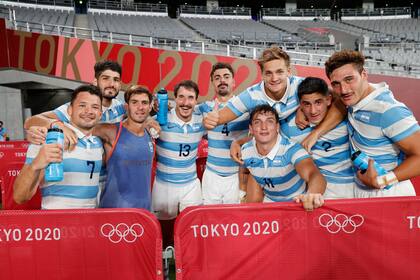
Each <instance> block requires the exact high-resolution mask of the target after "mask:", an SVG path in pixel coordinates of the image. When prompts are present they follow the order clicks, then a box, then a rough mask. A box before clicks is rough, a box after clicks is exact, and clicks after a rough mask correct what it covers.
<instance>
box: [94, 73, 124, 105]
mask: <svg viewBox="0 0 420 280" xmlns="http://www.w3.org/2000/svg"><path fill="white" fill-rule="evenodd" d="M94 85H96V86H97V87H98V88H99V90H100V91H101V94H102V97H103V98H106V99H108V100H111V99H113V98H115V97H116V96H117V95H118V92H119V91H120V89H121V77H120V74H119V73H118V72H115V71H112V70H110V69H108V70H105V71H103V72H102V73H101V74H100V75H99V77H98V79H95V80H94Z"/></svg>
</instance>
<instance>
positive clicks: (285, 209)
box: [175, 197, 420, 280]
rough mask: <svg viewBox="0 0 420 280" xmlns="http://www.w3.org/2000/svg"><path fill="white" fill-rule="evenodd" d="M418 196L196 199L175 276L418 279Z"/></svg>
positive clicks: (179, 241) (179, 235)
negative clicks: (230, 202)
mask: <svg viewBox="0 0 420 280" xmlns="http://www.w3.org/2000/svg"><path fill="white" fill-rule="evenodd" d="M419 233H420V198H418V197H412V198H382V199H354V200H341V201H338V200H336V201H327V202H326V204H325V206H324V207H322V208H320V209H316V210H315V211H313V212H305V211H304V210H303V209H302V208H301V206H299V205H297V204H293V203H271V204H251V205H240V206H217V207H215V206H208V207H203V206H202V207H191V208H188V209H186V210H185V211H184V212H182V213H181V214H180V216H179V217H178V218H177V220H176V224H175V252H176V268H177V279H178V280H181V279H241V280H242V279H418V275H420V266H419V265H418V264H419V263H420V246H419V244H420V234H419Z"/></svg>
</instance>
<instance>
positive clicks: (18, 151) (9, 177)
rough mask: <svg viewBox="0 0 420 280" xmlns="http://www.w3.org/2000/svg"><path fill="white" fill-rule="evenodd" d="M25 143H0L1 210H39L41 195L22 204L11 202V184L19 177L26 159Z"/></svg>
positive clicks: (38, 193) (26, 144)
mask: <svg viewBox="0 0 420 280" xmlns="http://www.w3.org/2000/svg"><path fill="white" fill-rule="evenodd" d="M28 145H29V143H28V142H27V141H10V142H0V189H1V201H2V208H3V209H9V210H25V209H26V210H27V209H39V208H41V193H40V191H39V190H38V191H37V192H36V193H35V196H34V197H33V198H32V199H31V200H29V201H28V202H26V203H24V204H16V203H15V202H14V200H13V183H14V182H15V179H16V176H17V175H19V172H20V170H21V169H22V166H23V165H24V163H25V159H26V150H27V149H28Z"/></svg>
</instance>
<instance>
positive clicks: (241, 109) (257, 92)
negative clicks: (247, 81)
mask: <svg viewBox="0 0 420 280" xmlns="http://www.w3.org/2000/svg"><path fill="white" fill-rule="evenodd" d="M302 81H303V78H300V77H296V76H290V77H289V78H288V79H287V88H286V92H285V93H284V96H283V97H282V99H281V100H279V101H275V100H273V99H271V98H270V97H268V96H267V94H266V93H265V90H264V81H262V82H260V83H258V84H255V85H253V86H251V87H249V88H247V89H246V90H244V91H243V92H241V93H240V94H239V95H238V96H235V97H233V98H232V99H230V100H229V102H228V104H227V107H228V108H229V109H230V110H231V111H232V112H233V113H234V114H235V115H236V116H238V117H239V116H241V115H242V114H244V113H245V112H249V113H251V112H252V111H253V110H254V108H255V107H257V106H258V105H263V104H269V105H270V106H271V107H273V108H275V109H276V111H277V113H278V114H279V118H280V120H282V119H285V118H287V117H288V116H289V115H290V114H292V113H293V112H295V111H296V109H297V108H298V107H299V98H298V94H297V88H298V86H299V84H300V83H301V82H302Z"/></svg>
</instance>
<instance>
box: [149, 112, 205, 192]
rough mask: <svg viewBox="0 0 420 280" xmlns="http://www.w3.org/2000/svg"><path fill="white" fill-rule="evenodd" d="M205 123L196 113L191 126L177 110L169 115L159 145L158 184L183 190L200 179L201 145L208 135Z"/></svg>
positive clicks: (157, 151)
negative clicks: (175, 185)
mask: <svg viewBox="0 0 420 280" xmlns="http://www.w3.org/2000/svg"><path fill="white" fill-rule="evenodd" d="M202 122H203V116H202V114H198V113H196V112H194V113H193V115H192V118H191V120H190V121H189V122H188V123H185V122H184V121H182V120H180V119H179V118H178V116H177V115H176V112H175V108H173V109H172V110H171V111H169V112H168V123H167V124H166V125H162V126H161V132H160V136H159V138H158V139H157V142H156V154H157V168H156V178H157V179H158V180H160V181H163V182H170V183H173V184H180V185H179V186H180V187H182V186H183V184H185V183H189V182H191V181H193V180H195V179H196V178H197V171H196V164H195V161H196V159H197V150H198V144H199V143H200V141H201V138H202V137H203V135H204V133H205V129H204V126H203V123H202Z"/></svg>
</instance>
